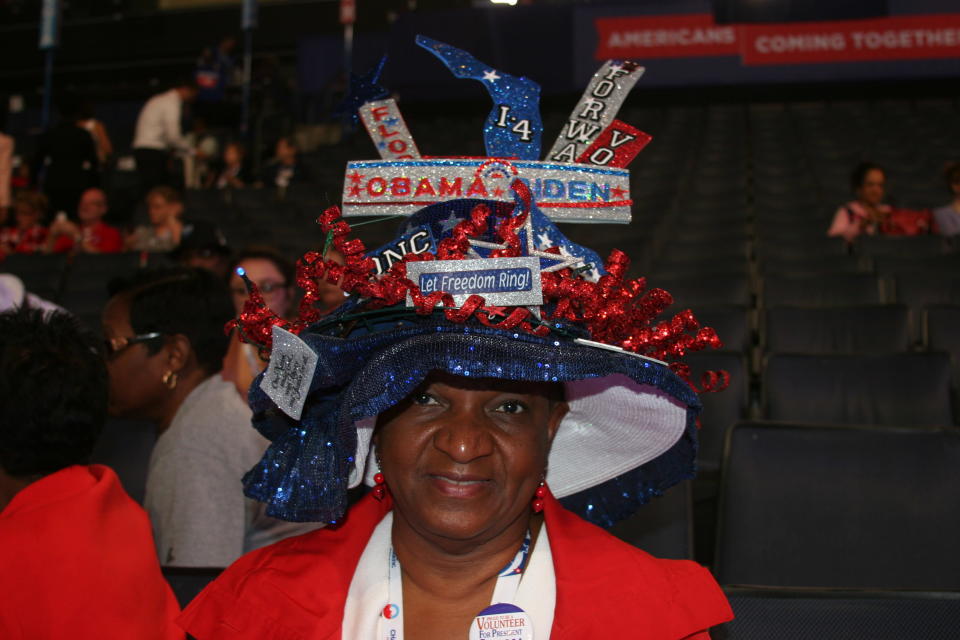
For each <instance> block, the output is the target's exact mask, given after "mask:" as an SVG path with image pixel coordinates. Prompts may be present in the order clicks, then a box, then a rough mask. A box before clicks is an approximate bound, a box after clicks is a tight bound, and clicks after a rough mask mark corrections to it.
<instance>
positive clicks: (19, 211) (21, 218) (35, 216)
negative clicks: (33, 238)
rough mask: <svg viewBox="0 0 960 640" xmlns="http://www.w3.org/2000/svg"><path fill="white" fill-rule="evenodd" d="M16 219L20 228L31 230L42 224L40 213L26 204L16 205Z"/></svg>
mask: <svg viewBox="0 0 960 640" xmlns="http://www.w3.org/2000/svg"><path fill="white" fill-rule="evenodd" d="M16 218H17V227H18V228H20V229H29V228H30V227H32V226H34V225H36V224H37V223H38V222H40V211H39V210H37V209H34V208H33V207H31V206H30V205H29V204H27V203H26V202H18V203H17V204H16Z"/></svg>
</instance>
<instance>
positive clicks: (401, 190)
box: [343, 36, 650, 223]
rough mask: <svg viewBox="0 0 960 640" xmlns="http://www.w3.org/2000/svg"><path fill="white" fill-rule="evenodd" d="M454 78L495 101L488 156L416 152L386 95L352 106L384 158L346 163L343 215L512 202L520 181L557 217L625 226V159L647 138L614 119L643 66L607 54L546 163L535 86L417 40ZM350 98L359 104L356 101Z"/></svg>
mask: <svg viewBox="0 0 960 640" xmlns="http://www.w3.org/2000/svg"><path fill="white" fill-rule="evenodd" d="M417 44H419V45H420V46H421V47H423V48H424V49H426V50H427V51H429V52H430V53H432V54H434V55H435V56H437V58H439V59H440V60H441V61H442V62H443V63H444V64H445V65H446V66H447V68H448V69H450V71H451V72H452V73H453V74H454V75H455V76H456V77H458V78H467V79H472V80H476V81H478V82H480V83H481V84H483V86H484V88H485V89H486V90H487V91H488V93H489V94H490V97H491V99H492V100H493V108H492V109H491V111H490V113H489V114H488V115H487V119H486V121H485V123H484V129H483V132H484V142H485V144H486V150H487V156H488V157H487V158H423V157H420V155H419V150H418V149H417V146H416V144H415V143H414V141H413V137H412V136H411V135H410V133H409V131H408V130H407V128H406V125H405V124H404V122H403V118H402V116H401V115H400V112H399V109H398V108H397V105H396V102H394V101H393V100H379V101H376V102H373V101H368V102H366V103H365V104H362V105H361V106H360V107H359V109H360V113H361V117H362V118H363V121H364V123H365V124H366V126H367V130H368V131H369V132H370V136H371V138H372V139H373V141H374V144H375V145H376V146H377V148H378V149H379V150H380V155H381V158H382V160H379V161H356V162H350V163H348V164H347V174H346V180H345V183H344V191H343V215H344V216H345V217H350V216H368V215H398V216H403V215H411V214H412V213H414V212H416V211H418V210H420V209H422V208H423V207H426V206H430V205H432V204H435V203H437V202H448V201H453V200H458V199H462V198H482V199H487V200H498V201H502V202H510V201H511V200H512V199H513V195H512V193H511V190H510V185H511V183H512V182H513V181H514V180H520V181H521V182H523V183H524V184H525V185H526V186H527V187H528V188H529V190H530V192H531V193H532V194H533V198H534V200H535V202H536V205H537V207H539V209H540V210H542V211H543V212H544V213H545V214H546V215H547V216H548V217H549V218H551V219H553V220H556V221H562V222H619V223H628V222H630V219H631V213H630V209H631V206H632V204H633V201H632V200H631V199H630V174H629V172H628V171H627V169H626V166H627V165H628V164H629V163H630V161H631V160H633V158H634V157H635V156H636V155H637V153H639V152H640V150H642V149H643V147H644V146H646V144H647V143H648V142H649V141H650V136H649V135H647V134H645V133H644V132H642V131H640V130H638V129H635V128H634V127H631V126H630V125H628V124H626V123H624V122H621V121H619V120H616V119H615V117H616V114H617V111H618V110H619V108H620V105H621V104H622V103H623V100H624V98H626V95H627V93H628V92H629V91H630V89H631V88H632V87H633V85H634V84H635V83H636V82H637V80H638V79H639V78H640V76H641V75H643V67H640V66H638V65H637V64H635V63H632V62H627V61H614V60H609V61H607V62H606V63H604V65H603V66H602V67H601V68H600V70H599V71H598V72H597V73H596V74H595V75H594V77H593V79H592V80H591V83H590V85H589V87H588V88H587V91H586V93H584V96H583V98H582V99H581V101H580V104H578V105H577V108H576V109H575V110H574V112H573V113H572V114H571V116H570V119H569V121H568V123H567V124H566V125H564V128H563V131H562V132H561V134H560V136H559V137H558V138H557V141H556V142H555V143H554V145H553V148H552V149H551V151H550V153H549V154H548V158H547V160H539V157H540V153H541V141H542V140H541V139H542V134H543V124H542V122H541V119H540V111H539V108H540V87H539V85H537V83H535V82H533V81H532V80H529V79H527V78H524V77H517V76H512V75H510V74H508V73H505V72H504V71H502V70H499V69H495V68H493V67H491V66H490V65H487V64H484V63H483V62H481V61H480V60H477V59H476V58H475V57H473V56H472V55H471V54H469V53H467V52H466V51H463V50H461V49H458V48H456V47H453V46H451V45H448V44H445V43H443V42H439V41H437V40H433V39H431V38H426V37H423V36H418V37H417ZM354 102H357V100H356V99H355V100H354Z"/></svg>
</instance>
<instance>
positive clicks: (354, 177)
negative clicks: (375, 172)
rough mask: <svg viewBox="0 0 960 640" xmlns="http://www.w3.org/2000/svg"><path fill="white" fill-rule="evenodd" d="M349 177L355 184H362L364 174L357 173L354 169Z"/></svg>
mask: <svg viewBox="0 0 960 640" xmlns="http://www.w3.org/2000/svg"><path fill="white" fill-rule="evenodd" d="M347 177H348V178H350V182H352V183H353V184H360V183H361V182H362V180H361V179H362V178H363V174H362V173H357V172H356V171H354V172H353V173H351V174H350V175H348V176H347Z"/></svg>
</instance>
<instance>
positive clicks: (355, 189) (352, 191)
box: [350, 186, 360, 196]
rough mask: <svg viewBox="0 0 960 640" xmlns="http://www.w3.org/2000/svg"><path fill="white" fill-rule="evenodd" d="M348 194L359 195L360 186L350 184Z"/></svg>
mask: <svg viewBox="0 0 960 640" xmlns="http://www.w3.org/2000/svg"><path fill="white" fill-rule="evenodd" d="M350 195H351V196H359V195H360V187H358V186H352V187H350Z"/></svg>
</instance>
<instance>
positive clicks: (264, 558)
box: [178, 496, 733, 640]
mask: <svg viewBox="0 0 960 640" xmlns="http://www.w3.org/2000/svg"><path fill="white" fill-rule="evenodd" d="M390 508H391V502H390V500H389V498H387V499H385V500H384V501H383V502H377V501H376V500H373V499H372V498H371V497H370V496H367V497H366V498H364V499H363V500H362V501H361V502H359V503H358V504H357V505H355V506H354V507H353V508H352V509H351V510H350V514H349V517H348V518H347V520H346V522H345V523H344V525H343V526H342V527H340V528H338V529H319V530H317V531H313V532H310V533H307V534H304V535H302V536H298V537H296V538H288V539H286V540H282V541H280V542H278V543H276V544H274V545H271V546H269V547H265V548H263V549H258V550H256V551H253V552H251V553H248V554H247V555H245V556H243V557H242V558H240V559H239V560H237V561H236V562H235V563H234V564H233V565H232V566H231V567H230V568H229V569H227V570H226V571H225V572H224V573H223V575H221V576H220V577H219V578H218V579H217V580H216V581H215V582H213V583H212V584H211V585H209V586H208V587H207V588H206V589H205V590H204V591H203V592H202V593H201V594H200V595H199V596H197V598H196V599H195V600H194V601H193V602H192V603H191V604H190V606H189V607H188V608H187V609H186V610H185V611H184V613H183V615H181V617H180V618H179V620H178V622H179V623H180V625H181V626H182V627H183V628H184V629H185V630H186V631H188V632H189V633H190V634H192V635H193V636H195V637H196V638H197V640H221V639H227V638H229V639H231V640H233V639H248V640H335V639H336V640H339V639H340V637H341V636H340V627H341V624H342V622H343V608H344V603H345V602H346V598H347V591H348V590H349V588H350V582H351V580H352V579H353V572H354V570H355V568H356V566H357V563H358V562H359V561H360V555H361V554H362V553H363V550H364V548H365V547H366V545H367V541H368V540H369V539H370V536H371V535H372V534H373V529H374V528H375V527H376V525H377V523H379V522H380V520H381V519H382V518H383V516H384V515H385V514H386V513H387V511H388V510H389V509H390ZM544 514H545V516H546V526H547V531H548V532H549V534H550V549H551V551H552V554H553V562H554V569H555V572H556V576H557V603H556V609H555V613H554V619H553V629H552V631H551V635H550V637H551V638H555V639H559V638H611V639H612V638H617V639H619V638H631V639H633V640H681V639H685V638H691V639H693V638H707V637H708V636H707V634H706V633H705V630H706V629H708V628H709V627H712V626H714V625H717V624H721V623H723V622H726V621H728V620H730V619H732V618H733V613H732V612H731V610H730V606H729V605H728V604H727V600H726V598H725V597H724V595H723V592H722V591H721V590H720V587H718V586H717V583H716V582H715V581H714V579H713V576H711V575H710V573H709V572H708V571H707V570H706V569H704V568H703V567H701V566H699V565H698V564H696V563H694V562H690V561H688V560H658V559H656V558H654V557H652V556H650V555H649V554H647V553H645V552H643V551H641V550H639V549H637V548H635V547H632V546H630V545H628V544H626V543H625V542H622V541H621V540H618V539H617V538H615V537H613V536H612V535H610V534H608V533H607V532H606V531H604V530H603V529H601V528H599V527H596V526H594V525H592V524H590V523H588V522H586V521H584V520H583V519H581V518H580V517H578V516H576V515H575V514H573V513H571V512H570V511H567V510H566V509H564V508H563V507H562V506H560V503H559V502H557V500H556V499H555V498H553V496H548V497H547V499H546V508H545V509H544ZM348 640H366V639H358V638H350V639H348Z"/></svg>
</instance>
